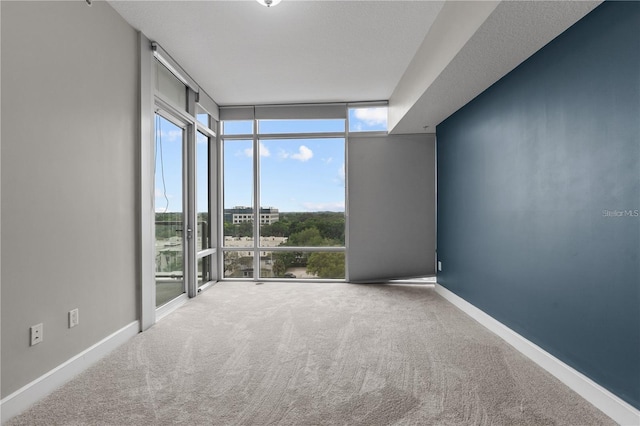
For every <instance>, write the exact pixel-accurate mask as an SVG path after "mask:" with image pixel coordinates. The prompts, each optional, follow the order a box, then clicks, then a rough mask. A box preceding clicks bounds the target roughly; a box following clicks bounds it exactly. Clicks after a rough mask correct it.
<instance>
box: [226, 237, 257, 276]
mask: <svg viewBox="0 0 640 426" xmlns="http://www.w3.org/2000/svg"><path fill="white" fill-rule="evenodd" d="M250 245H251V246H253V243H250ZM223 263H224V277H225V278H253V251H252V250H251V249H247V251H225V252H224V253H223Z"/></svg>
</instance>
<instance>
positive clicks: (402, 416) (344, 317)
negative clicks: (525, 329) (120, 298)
mask: <svg viewBox="0 0 640 426" xmlns="http://www.w3.org/2000/svg"><path fill="white" fill-rule="evenodd" d="M173 424H184V425H367V426H371V425H555V424H558V425H600V424H603V425H604V424H614V423H613V422H612V421H611V420H610V419H609V418H608V417H606V416H605V415H604V414H602V413H601V412H600V411H598V410H597V409H595V408H594V407H593V406H591V405H590V404H589V403H587V402H586V401H584V400H583V399H582V398H580V397H579V396H578V395H577V394H576V393H574V392H573V391H571V390H570V389H569V388H567V387H566V386H564V385H563V384H562V383H560V382H559V381H558V380H557V379H555V378H554V377H552V376H551V375H549V374H548V373H547V372H545V371H544V370H542V369H541V368H539V367H538V366H536V365H535V364H533V363H532V362H530V361H529V360H528V359H526V358H524V356H522V355H521V354H520V353H519V352H517V351H516V350H514V349H513V348H511V347H510V346H509V345H507V344H506V343H504V342H503V341H502V340H500V339H499V338H498V337H496V336H495V335H493V334H491V333H490V332H489V331H487V330H486V329H484V328H483V327H482V326H480V325H479V324H477V323H476V322H475V321H473V320H472V319H470V318H469V317H467V316H466V315H465V314H463V313H462V312H461V311H459V310H458V309H457V308H455V307H454V306H453V305H451V304H450V303H448V302H447V301H445V300H444V299H443V298H441V297H440V296H439V295H437V294H436V293H435V291H434V289H433V288H432V287H429V286H424V285H401V284H395V285H354V284H325V283H265V284H261V285H256V284H255V283H228V282H225V283H222V284H218V285H216V286H214V287H212V288H210V289H209V290H207V291H205V292H204V293H203V294H202V295H201V296H200V297H198V298H196V299H193V300H191V301H189V302H188V303H187V304H186V305H184V306H183V307H181V308H180V309H178V310H177V311H175V312H174V313H172V314H170V315H169V316H167V317H166V318H164V319H163V320H161V321H160V322H159V323H158V324H156V325H155V326H154V327H152V328H151V329H150V330H148V331H147V332H145V333H141V334H139V335H138V336H136V337H135V338H133V339H131V340H130V341H129V342H127V343H126V344H125V345H123V346H121V347H120V348H118V349H117V350H115V351H114V352H112V353H111V354H110V355H109V356H108V357H106V358H105V359H104V360H102V361H100V362H99V363H98V364H96V365H95V366H93V367H92V368H90V369H89V370H88V371H86V372H85V373H83V374H81V375H80V376H79V377H77V378H75V379H74V380H72V381H71V382H69V383H68V384H66V385H65V386H63V387H62V388H61V389H59V390H57V391H56V392H54V393H53V394H51V395H50V396H49V397H47V398H46V399H44V400H42V401H41V402H39V403H38V404H36V405H35V406H34V407H32V408H31V409H30V410H28V411H27V412H25V413H23V414H22V415H20V416H17V417H15V418H14V419H12V420H10V421H9V422H8V425H12V426H13V425H173Z"/></svg>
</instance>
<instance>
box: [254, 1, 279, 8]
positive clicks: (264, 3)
mask: <svg viewBox="0 0 640 426" xmlns="http://www.w3.org/2000/svg"><path fill="white" fill-rule="evenodd" d="M256 1H257V2H258V3H260V4H261V5H263V6H267V7H271V6H275V5H277V4H278V3H280V2H281V1H282V0H256Z"/></svg>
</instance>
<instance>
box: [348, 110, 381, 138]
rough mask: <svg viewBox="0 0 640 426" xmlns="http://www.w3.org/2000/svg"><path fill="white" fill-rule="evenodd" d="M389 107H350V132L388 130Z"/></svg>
mask: <svg viewBox="0 0 640 426" xmlns="http://www.w3.org/2000/svg"><path fill="white" fill-rule="evenodd" d="M387 111H388V108H387V107H386V106H384V107H372V108H349V131H350V132H375V131H384V132H386V131H387Z"/></svg>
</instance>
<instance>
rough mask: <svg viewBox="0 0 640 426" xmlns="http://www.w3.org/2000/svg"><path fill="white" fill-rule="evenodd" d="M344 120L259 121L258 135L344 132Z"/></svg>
mask: <svg viewBox="0 0 640 426" xmlns="http://www.w3.org/2000/svg"><path fill="white" fill-rule="evenodd" d="M344 123H345V120H344V119H342V118H340V119H324V120H259V121H258V133H326V132H344Z"/></svg>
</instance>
